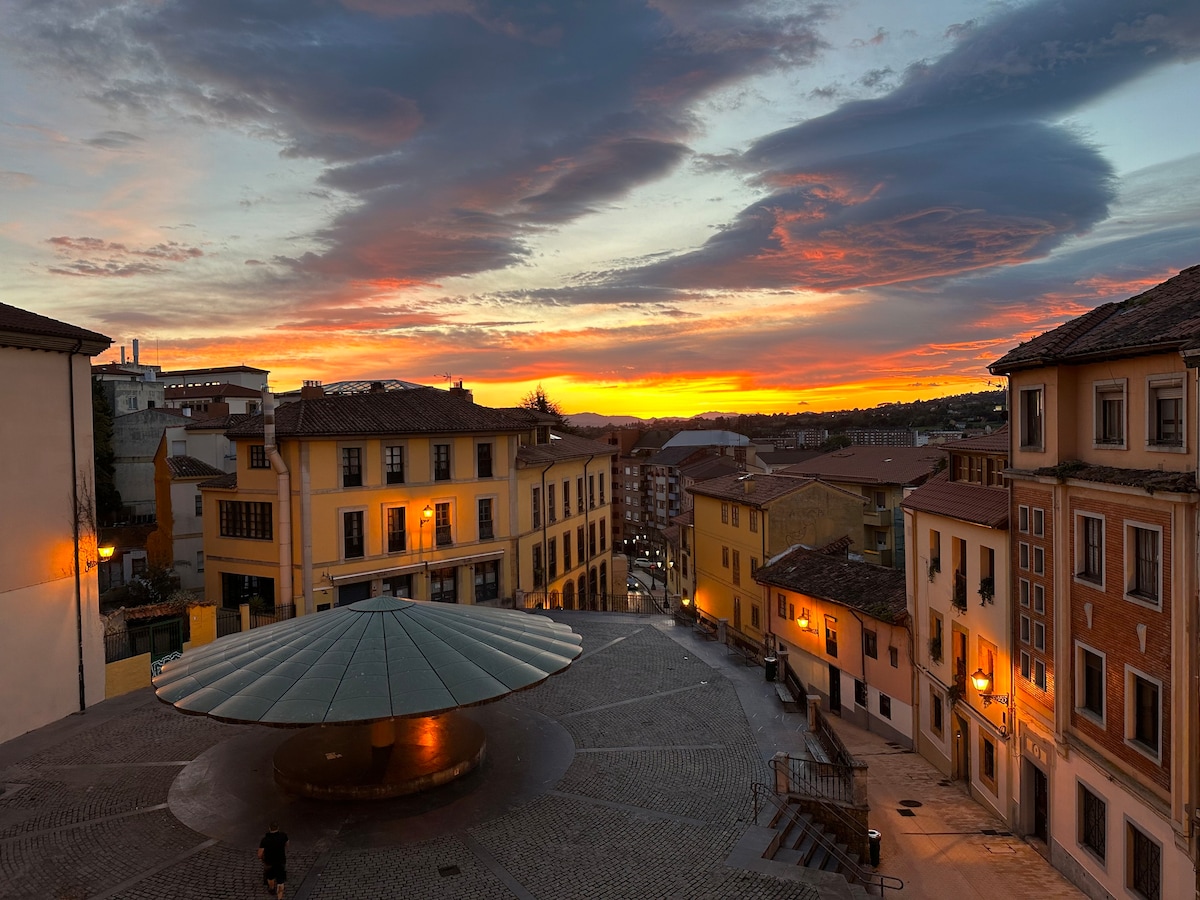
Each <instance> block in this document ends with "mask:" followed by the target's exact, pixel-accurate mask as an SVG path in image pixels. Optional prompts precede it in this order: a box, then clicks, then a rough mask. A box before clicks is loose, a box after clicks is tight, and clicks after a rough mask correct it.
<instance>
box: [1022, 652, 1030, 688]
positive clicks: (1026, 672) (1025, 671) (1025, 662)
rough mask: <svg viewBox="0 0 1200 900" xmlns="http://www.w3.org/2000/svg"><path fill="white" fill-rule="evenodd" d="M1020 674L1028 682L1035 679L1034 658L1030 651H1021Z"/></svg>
mask: <svg viewBox="0 0 1200 900" xmlns="http://www.w3.org/2000/svg"><path fill="white" fill-rule="evenodd" d="M1020 672H1021V677H1022V678H1024V679H1025V680H1026V681H1029V680H1031V679H1032V678H1033V657H1031V656H1030V655H1029V653H1028V651H1025V650H1022V651H1021V667H1020Z"/></svg>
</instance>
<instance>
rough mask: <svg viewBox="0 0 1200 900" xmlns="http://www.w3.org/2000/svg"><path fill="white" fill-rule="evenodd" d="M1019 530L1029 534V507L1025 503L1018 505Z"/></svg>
mask: <svg viewBox="0 0 1200 900" xmlns="http://www.w3.org/2000/svg"><path fill="white" fill-rule="evenodd" d="M1017 531H1019V532H1021V534H1029V507H1028V506H1026V505H1025V504H1023V503H1022V504H1021V505H1020V506H1018V507H1017Z"/></svg>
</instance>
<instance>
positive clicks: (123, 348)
mask: <svg viewBox="0 0 1200 900" xmlns="http://www.w3.org/2000/svg"><path fill="white" fill-rule="evenodd" d="M121 365H125V345H124V344H122V345H121Z"/></svg>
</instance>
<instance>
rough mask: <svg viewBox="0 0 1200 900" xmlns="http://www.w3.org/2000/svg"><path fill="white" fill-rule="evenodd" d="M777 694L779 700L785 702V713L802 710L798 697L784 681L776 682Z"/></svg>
mask: <svg viewBox="0 0 1200 900" xmlns="http://www.w3.org/2000/svg"><path fill="white" fill-rule="evenodd" d="M775 693H776V694H778V695H779V699H780V700H781V701H782V702H783V709H784V711H785V712H796V711H798V710H799V709H800V703H799V701H797V700H796V695H795V694H793V693H792V689H791V688H790V687H788V686H787V685H786V684H784V683H783V682H782V681H776V682H775Z"/></svg>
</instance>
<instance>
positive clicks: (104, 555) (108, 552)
mask: <svg viewBox="0 0 1200 900" xmlns="http://www.w3.org/2000/svg"><path fill="white" fill-rule="evenodd" d="M116 550H117V548H116V547H114V546H113V545H112V544H105V545H104V546H103V547H97V548H96V555H97V556H98V557H99V558H100V562H102V563H104V580H105V581H106V582H108V584H107V585H106V586H105V587H103V588H101V589H100V592H101V593H104V591H106V590H108V589H109V588H111V587H112V572H110V571H109V569H108V563H109V560H111V559H112V556H113V553H115V552H116ZM89 568H91V567H90V566H89Z"/></svg>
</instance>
